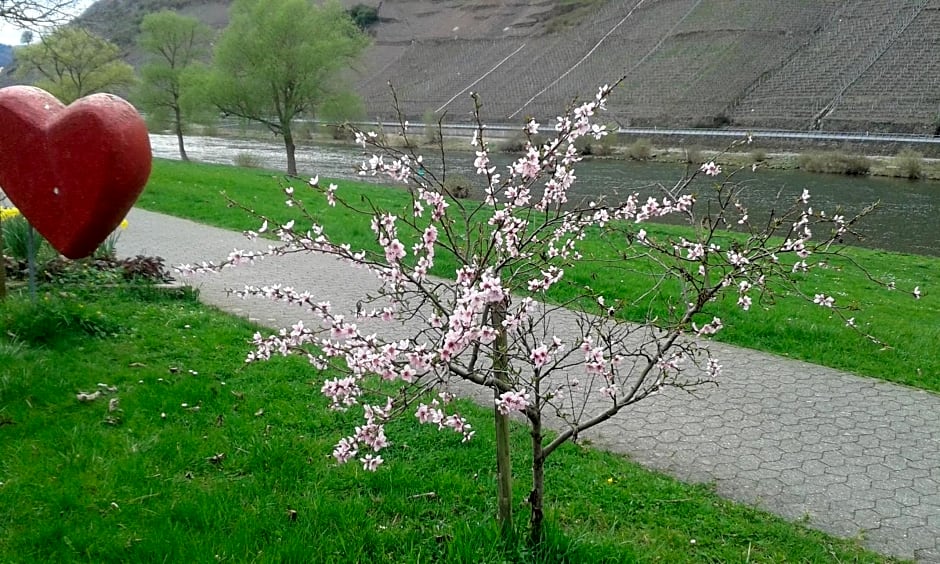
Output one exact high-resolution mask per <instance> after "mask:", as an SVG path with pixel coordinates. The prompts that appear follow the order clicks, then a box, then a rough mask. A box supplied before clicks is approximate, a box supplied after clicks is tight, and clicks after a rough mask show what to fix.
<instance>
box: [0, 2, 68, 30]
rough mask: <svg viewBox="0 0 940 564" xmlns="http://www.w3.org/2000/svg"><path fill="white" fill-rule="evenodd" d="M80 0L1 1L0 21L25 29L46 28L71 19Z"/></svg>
mask: <svg viewBox="0 0 940 564" xmlns="http://www.w3.org/2000/svg"><path fill="white" fill-rule="evenodd" d="M77 4H78V0H0V20H3V21H5V22H7V23H9V24H12V25H15V26H18V27H24V28H34V27H45V26H49V25H57V24H62V23H65V22H66V21H68V20H69V19H71V17H72V15H73V14H72V12H73V11H74V8H75V6H76V5H77Z"/></svg>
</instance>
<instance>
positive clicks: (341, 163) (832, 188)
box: [150, 135, 940, 256]
mask: <svg viewBox="0 0 940 564" xmlns="http://www.w3.org/2000/svg"><path fill="white" fill-rule="evenodd" d="M150 142H151V145H152V147H153V154H154V156H155V157H160V158H165V159H177V158H179V153H178V149H177V145H176V137H174V136H172V135H151V136H150ZM186 152H187V153H188V154H189V157H190V158H191V159H193V160H195V161H201V162H209V163H219V164H233V163H234V160H235V158H236V156H237V155H238V154H239V153H247V154H250V155H251V156H252V157H253V158H255V159H256V160H257V161H258V162H259V163H261V164H262V165H263V166H265V167H267V168H273V169H284V168H286V159H285V156H284V147H283V145H282V144H281V143H280V140H279V139H278V138H274V137H272V138H271V140H270V141H265V140H243V139H230V138H216V137H187V138H186ZM362 157H363V153H362V151H361V150H358V148H355V147H337V146H301V147H298V149H297V168H298V170H300V171H301V173H302V174H305V175H311V176H312V175H314V174H319V175H320V176H323V177H325V178H347V179H349V178H355V179H359V180H362V179H363V178H362V177H358V176H357V175H356V167H357V166H358V163H359V162H361V161H362ZM426 159H427V162H429V163H432V162H433V159H432V158H431V155H426ZM510 159H511V157H510V156H508V155H498V156H497V157H495V158H494V160H495V161H496V164H497V165H500V166H502V165H503V164H506V163H508V162H509V161H510ZM472 164H473V156H472V154H470V153H467V154H458V155H457V156H456V157H454V158H451V159H450V160H449V161H448V171H450V172H458V173H461V174H464V175H466V176H467V177H469V178H472V177H473V176H474V174H473V168H472ZM428 166H429V168H431V169H432V170H434V169H435V168H434V167H435V165H434V164H429V165H428ZM684 172H685V167H684V166H681V165H676V164H665V163H636V162H629V161H606V160H595V161H585V162H582V163H580V164H579V166H578V168H577V170H576V174H577V176H578V180H577V181H576V182H575V186H574V187H573V188H572V194H573V198H572V199H574V198H582V197H583V198H590V199H597V198H599V197H601V196H603V197H606V198H608V199H614V200H616V199H617V196H618V195H623V194H629V193H632V192H634V191H640V192H648V191H652V190H655V189H656V187H657V186H660V185H662V186H672V185H673V184H675V182H676V181H678V180H679V179H680V178H681V177H682V175H683V174H684ZM735 178H736V180H738V181H740V182H743V183H744V184H745V186H746V187H747V188H746V190H747V192H746V193H745V195H744V196H743V198H744V199H745V200H746V201H747V205H748V208H749V211H750V213H751V216H752V217H760V216H761V215H762V214H766V213H768V211H769V210H770V209H772V208H777V209H783V208H784V207H786V206H787V203H788V202H792V201H793V199H794V198H795V197H797V196H798V195H799V194H800V193H801V192H802V191H803V189H804V188H807V189H809V190H810V192H811V194H812V200H811V202H812V203H813V206H814V207H815V208H816V209H821V210H825V211H827V212H828V213H830V214H832V213H835V210H836V209H838V208H841V209H842V210H843V211H842V212H841V213H843V215H845V216H846V217H851V216H853V215H854V214H855V213H856V212H858V211H860V210H861V209H863V208H864V207H865V206H867V205H868V204H871V203H873V202H876V201H877V202H880V204H879V206H878V209H877V210H876V212H875V213H874V214H872V215H870V216H868V217H867V218H865V219H864V221H863V223H862V226H861V228H860V231H861V232H862V233H863V234H864V236H865V238H864V240H862V241H860V242H858V244H860V245H863V246H866V247H870V248H876V249H884V250H889V251H899V252H905V253H915V254H922V255H930V256H940V182H912V181H907V180H899V179H892V178H881V177H859V178H856V177H847V176H840V175H826V174H811V173H804V172H801V171H773V170H758V171H757V172H756V173H751V172H750V171H747V173H746V174H740V175H738V176H736V177H735ZM705 181H706V180H705V179H702V182H705ZM705 187H706V186H705V184H702V186H701V188H703V189H704V188H705ZM853 244H855V243H853Z"/></svg>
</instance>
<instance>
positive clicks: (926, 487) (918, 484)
mask: <svg viewBox="0 0 940 564" xmlns="http://www.w3.org/2000/svg"><path fill="white" fill-rule="evenodd" d="M899 474H900V472H899ZM911 489H912V490H914V491H916V492H917V493H919V494H921V495H927V496H929V495H931V494H936V493H940V484H938V482H937V481H936V480H934V479H933V478H921V477H915V478H914V479H913V480H912V483H911Z"/></svg>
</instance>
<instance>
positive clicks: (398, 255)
mask: <svg viewBox="0 0 940 564" xmlns="http://www.w3.org/2000/svg"><path fill="white" fill-rule="evenodd" d="M404 257H405V246H404V245H403V244H402V243H401V241H399V240H398V239H394V240H392V241H391V242H390V243H389V244H388V246H386V247H385V260H387V261H388V262H390V263H395V262H398V261H400V260H401V259H403V258H404Z"/></svg>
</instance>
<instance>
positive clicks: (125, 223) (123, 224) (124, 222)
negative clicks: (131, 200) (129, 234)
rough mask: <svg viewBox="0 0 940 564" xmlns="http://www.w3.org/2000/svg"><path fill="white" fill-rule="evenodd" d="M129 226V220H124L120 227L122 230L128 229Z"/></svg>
mask: <svg viewBox="0 0 940 564" xmlns="http://www.w3.org/2000/svg"><path fill="white" fill-rule="evenodd" d="M128 225H129V224H128V223H127V220H126V219H122V220H121V226H120V227H121V229H127V226H128Z"/></svg>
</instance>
